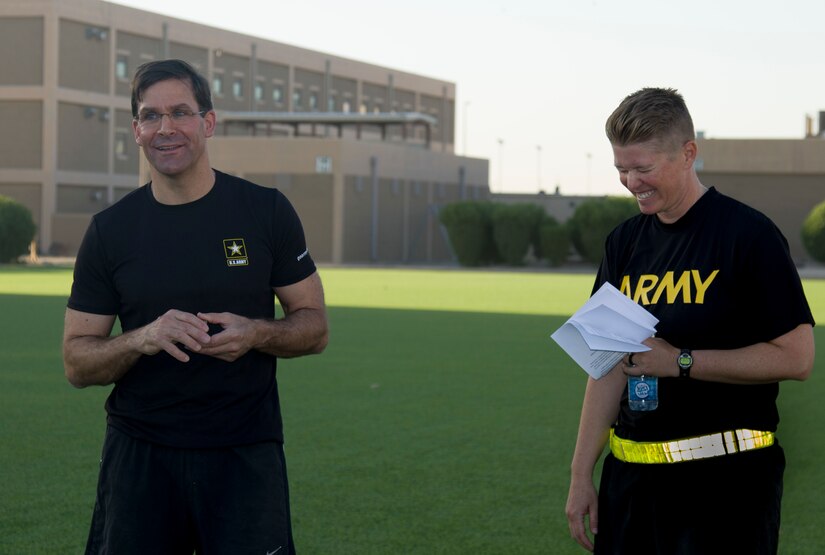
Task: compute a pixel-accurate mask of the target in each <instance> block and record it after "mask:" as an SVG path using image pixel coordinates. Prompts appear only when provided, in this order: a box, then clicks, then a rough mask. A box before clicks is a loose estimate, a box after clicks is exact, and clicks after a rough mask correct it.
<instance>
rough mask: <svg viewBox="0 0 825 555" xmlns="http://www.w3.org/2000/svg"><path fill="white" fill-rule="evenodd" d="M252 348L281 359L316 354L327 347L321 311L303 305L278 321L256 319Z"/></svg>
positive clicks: (326, 329)
mask: <svg viewBox="0 0 825 555" xmlns="http://www.w3.org/2000/svg"><path fill="white" fill-rule="evenodd" d="M255 324H256V328H255V342H254V345H253V347H252V348H253V349H256V350H258V351H262V352H264V353H267V354H270V355H275V356H277V357H280V358H290V357H298V356H302V355H311V354H318V353H320V352H322V351H323V350H324V348H325V347H326V346H327V341H328V337H329V330H328V325H327V317H326V313H325V311H324V310H319V309H314V308H304V309H301V310H296V311H295V312H292V313H290V314H288V315H287V316H286V318H283V319H281V320H256V321H255Z"/></svg>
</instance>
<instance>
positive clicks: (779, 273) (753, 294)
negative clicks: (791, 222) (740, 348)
mask: <svg viewBox="0 0 825 555" xmlns="http://www.w3.org/2000/svg"><path fill="white" fill-rule="evenodd" d="M748 239H749V240H748V248H747V254H748V259H749V262H748V264H746V267H747V268H748V271H747V273H746V274H745V276H744V280H743V282H744V283H743V284H744V285H745V286H746V287H748V288H749V289H750V298H751V299H752V300H753V302H752V303H751V310H752V311H753V313H754V314H753V317H754V318H757V319H758V321H762V322H764V325H763V328H764V334H765V337H764V340H765V341H769V340H771V339H775V338H777V337H779V336H781V335H784V334H785V333H788V332H789V331H791V330H793V329H794V328H796V327H797V326H798V325H800V324H805V323H809V324H812V325H813V324H814V319H813V315H812V313H811V309H810V306H809V305H808V300H807V299H806V297H805V291H804V289H803V288H802V281H801V280H800V278H799V273H798V272H797V270H796V266H795V265H794V263H793V259H792V258H791V255H790V250H789V249H788V242H787V240H786V239H785V237H784V236H783V235H782V232H781V231H779V229H778V228H777V227H776V226H775V225H774V224H773V222H771V221H770V220H768V219H767V218H765V220H764V221H763V222H762V225H755V226H753V228H752V229H751V230H750V237H749V238H748Z"/></svg>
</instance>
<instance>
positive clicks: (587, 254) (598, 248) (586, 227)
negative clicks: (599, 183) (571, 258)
mask: <svg viewBox="0 0 825 555" xmlns="http://www.w3.org/2000/svg"><path fill="white" fill-rule="evenodd" d="M638 213H639V206H638V204H637V202H636V199H634V198H631V197H604V198H599V199H594V200H588V201H585V202H583V203H582V204H580V205H579V206H578V208H576V211H575V212H574V213H573V216H572V217H571V218H570V219H569V220H568V221H567V229H568V232H569V234H570V242H571V243H572V244H573V246H574V247H575V249H576V251H578V253H579V254H580V255H581V256H582V258H584V259H585V260H586V261H588V262H591V263H593V264H598V263H599V262H600V261H601V259H602V255H603V251H604V241H605V239H606V238H607V235H608V234H609V233H610V232H611V231H613V228H615V227H616V226H617V225H619V224H620V223H622V222H623V221H625V220H626V219H628V218H630V217H632V216H635V215H636V214H638Z"/></svg>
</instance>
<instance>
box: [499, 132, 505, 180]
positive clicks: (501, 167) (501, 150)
mask: <svg viewBox="0 0 825 555" xmlns="http://www.w3.org/2000/svg"><path fill="white" fill-rule="evenodd" d="M498 192H499V193H503V192H504V139H499V140H498Z"/></svg>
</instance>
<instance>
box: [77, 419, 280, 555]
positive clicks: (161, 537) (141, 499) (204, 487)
mask: <svg viewBox="0 0 825 555" xmlns="http://www.w3.org/2000/svg"><path fill="white" fill-rule="evenodd" d="M193 552H195V553H198V554H199V555H210V554H220V555H223V554H230V553H231V554H233V555H234V554H246V553H249V554H255V555H275V554H277V555H287V554H294V553H295V548H294V545H293V542H292V529H291V524H290V515H289V491H288V489H287V476H286V463H285V459H284V452H283V446H282V445H281V444H279V443H276V442H267V443H258V444H253V445H244V446H240V447H228V448H222V449H176V448H171V447H164V446H160V445H155V444H152V443H147V442H144V441H139V440H136V439H134V438H132V437H130V436H128V435H126V434H124V433H122V432H119V431H118V430H116V429H114V428H112V427H111V426H110V427H109V428H108V429H107V430H106V439H105V441H104V443H103V457H102V459H101V461H100V478H99V482H98V488H97V501H96V503H95V509H94V515H93V517H92V525H91V530H90V532H89V541H88V543H87V545H86V553H87V554H103V553H107V554H117V555H128V554H135V555H137V554H140V555H147V554H150V553H151V554H152V555H166V554H169V555H172V554H175V555H191V554H192V553H193Z"/></svg>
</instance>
